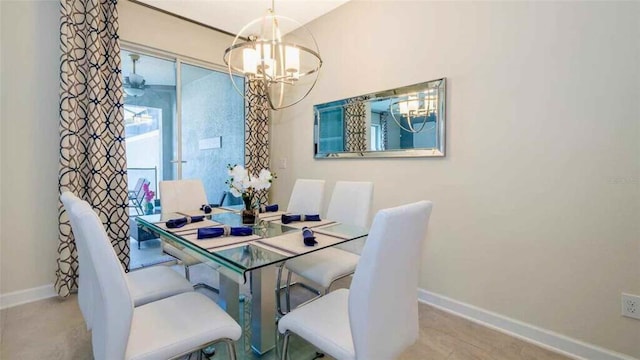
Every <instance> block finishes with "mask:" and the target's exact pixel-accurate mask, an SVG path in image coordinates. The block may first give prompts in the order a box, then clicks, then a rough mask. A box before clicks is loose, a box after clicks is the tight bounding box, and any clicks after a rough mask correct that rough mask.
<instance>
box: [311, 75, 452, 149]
mask: <svg viewBox="0 0 640 360" xmlns="http://www.w3.org/2000/svg"><path fill="white" fill-rule="evenodd" d="M445 85H446V79H445V78H442V79H437V80H432V81H427V82H424V83H420V84H415V85H410V86H404V87H401V88H397V89H392V90H386V91H381V92H377V93H372V94H367V95H362V96H356V97H352V98H348V99H343V100H337V101H332V102H329V103H324V104H319V105H314V107H313V110H314V113H315V119H314V154H315V157H316V158H317V159H331V158H362V157H377V158H379V157H430V156H444V150H445V97H446V86H445Z"/></svg>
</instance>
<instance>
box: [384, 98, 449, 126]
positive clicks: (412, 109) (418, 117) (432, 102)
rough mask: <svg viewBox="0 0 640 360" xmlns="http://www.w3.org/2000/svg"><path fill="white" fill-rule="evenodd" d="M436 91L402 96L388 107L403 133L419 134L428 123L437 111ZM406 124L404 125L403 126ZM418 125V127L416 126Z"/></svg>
mask: <svg viewBox="0 0 640 360" xmlns="http://www.w3.org/2000/svg"><path fill="white" fill-rule="evenodd" d="M437 101H438V92H437V89H428V90H425V91H423V92H418V93H414V94H409V95H404V96H401V97H398V98H397V99H394V100H393V101H392V102H391V103H390V105H389V113H390V114H391V117H392V118H393V120H394V121H395V122H396V124H398V126H399V127H400V128H402V129H403V130H404V131H407V132H411V133H419V132H421V131H422V130H424V128H425V125H426V124H427V122H429V119H428V118H429V117H430V116H432V115H436V113H437V110H438V105H437ZM403 123H406V125H403ZM418 123H420V125H417V124H418Z"/></svg>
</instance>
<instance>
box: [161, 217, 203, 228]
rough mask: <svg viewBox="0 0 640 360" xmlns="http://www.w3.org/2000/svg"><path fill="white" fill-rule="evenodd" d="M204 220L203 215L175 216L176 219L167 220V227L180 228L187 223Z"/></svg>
mask: <svg viewBox="0 0 640 360" xmlns="http://www.w3.org/2000/svg"><path fill="white" fill-rule="evenodd" d="M203 220H204V216H202V215H200V216H187V217H183V218H177V219H171V220H167V224H166V225H167V227H168V228H169V229H177V228H181V227H183V226H185V225H187V224H191V223H194V222H200V221H203Z"/></svg>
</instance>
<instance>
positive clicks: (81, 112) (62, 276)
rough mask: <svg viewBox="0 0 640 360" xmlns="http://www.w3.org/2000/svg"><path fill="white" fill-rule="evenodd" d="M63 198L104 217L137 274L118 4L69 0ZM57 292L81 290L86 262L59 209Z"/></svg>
mask: <svg viewBox="0 0 640 360" xmlns="http://www.w3.org/2000/svg"><path fill="white" fill-rule="evenodd" d="M60 3H61V18H60V47H61V50H62V55H61V58H60V171H59V177H58V181H59V190H60V193H62V192H64V191H72V192H73V193H75V194H76V195H77V196H78V197H80V198H81V199H84V200H87V201H88V202H89V203H90V204H91V205H92V206H93V208H94V210H95V211H96V212H97V213H98V214H99V216H100V218H101V219H102V222H103V223H104V225H105V229H106V231H107V235H108V236H109V238H110V239H111V242H112V244H113V247H114V248H115V250H116V253H117V254H118V257H119V258H120V261H121V262H122V266H123V267H124V268H125V269H128V267H129V215H128V212H127V207H126V206H127V204H128V195H127V164H126V156H125V143H124V117H123V113H122V79H121V77H120V76H121V75H120V73H121V70H120V44H119V43H118V13H117V9H116V3H117V1H114V0H102V1H101V0H61V1H60ZM58 221H59V235H58V238H59V244H58V268H57V270H56V283H55V288H56V291H57V292H58V294H59V295H60V296H63V297H65V296H68V295H69V293H71V292H72V291H73V290H75V289H76V288H77V278H78V260H77V254H76V247H75V242H74V239H73V234H72V233H71V231H70V229H71V226H70V225H69V220H68V217H67V214H66V213H65V212H64V209H63V207H62V204H58Z"/></svg>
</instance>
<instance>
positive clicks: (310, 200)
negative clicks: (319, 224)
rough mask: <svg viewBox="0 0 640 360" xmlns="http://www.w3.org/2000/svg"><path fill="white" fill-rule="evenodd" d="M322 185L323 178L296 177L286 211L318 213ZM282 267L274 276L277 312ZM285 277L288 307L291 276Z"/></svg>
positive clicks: (279, 307) (280, 310)
mask: <svg viewBox="0 0 640 360" xmlns="http://www.w3.org/2000/svg"><path fill="white" fill-rule="evenodd" d="M324 185H325V181H324V180H318V179H297V180H296V182H295V184H293V189H292V190H291V195H290V196H289V203H288V204H287V211H286V212H287V213H289V214H304V215H315V214H320V212H321V211H322V199H323V197H324ZM283 268H284V264H280V265H279V266H278V275H277V278H276V279H277V280H276V281H277V282H276V299H277V301H276V310H277V312H278V313H279V314H282V313H283V311H282V308H281V303H280V295H281V291H282V287H281V279H282V270H283ZM287 279H288V280H287V283H286V286H285V295H286V304H287V308H290V307H291V306H290V305H289V304H290V303H291V300H290V297H289V285H290V283H291V276H288V278H287ZM301 285H302V286H303V287H305V288H307V289H308V290H310V291H312V292H314V293H317V290H316V289H313V288H311V287H308V286H306V285H305V284H303V283H301Z"/></svg>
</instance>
